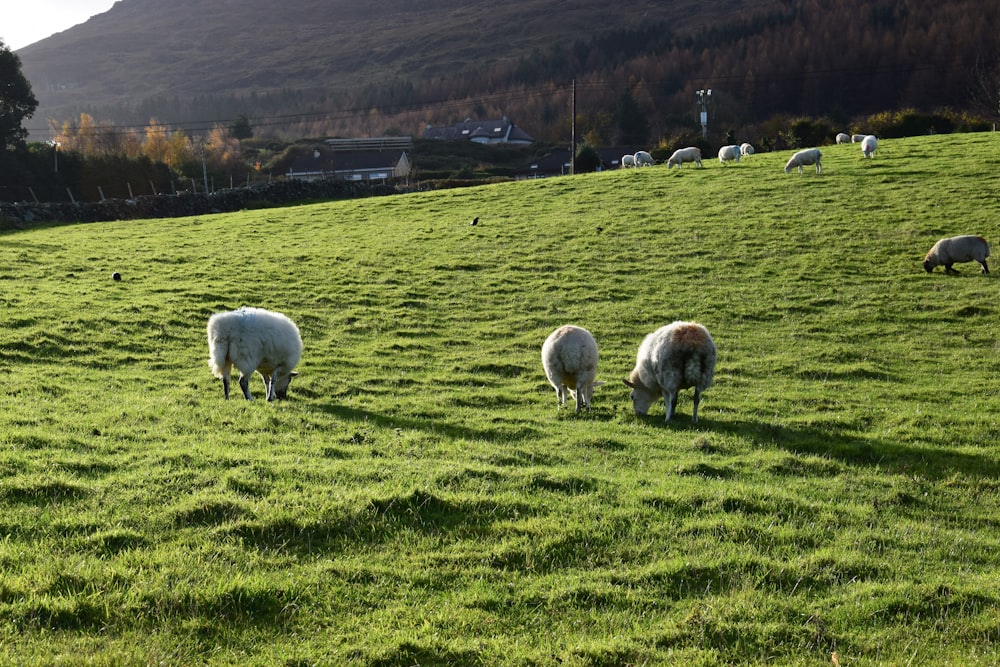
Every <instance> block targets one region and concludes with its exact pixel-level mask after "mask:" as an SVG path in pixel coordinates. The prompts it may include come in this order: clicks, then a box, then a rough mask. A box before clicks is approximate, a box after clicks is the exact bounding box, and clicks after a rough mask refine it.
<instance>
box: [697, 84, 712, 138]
mask: <svg viewBox="0 0 1000 667" xmlns="http://www.w3.org/2000/svg"><path fill="white" fill-rule="evenodd" d="M695 95H697V96H698V103H699V104H700V105H701V138H702V139H705V140H706V141H707V140H708V103H709V101H710V100H711V99H712V89H711V88H709V89H708V90H699V91H698V92H697V93H695Z"/></svg>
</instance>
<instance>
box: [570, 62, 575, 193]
mask: <svg viewBox="0 0 1000 667" xmlns="http://www.w3.org/2000/svg"><path fill="white" fill-rule="evenodd" d="M572 127H573V130H572V133H573V138H572V140H571V146H570V149H569V173H571V174H575V173H576V79H573V122H572Z"/></svg>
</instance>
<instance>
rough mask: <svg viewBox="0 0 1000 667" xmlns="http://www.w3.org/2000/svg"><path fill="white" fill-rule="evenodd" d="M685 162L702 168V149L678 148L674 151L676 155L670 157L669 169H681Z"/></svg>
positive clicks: (693, 147)
mask: <svg viewBox="0 0 1000 667" xmlns="http://www.w3.org/2000/svg"><path fill="white" fill-rule="evenodd" d="M685 162H694V163H695V164H696V165H698V166H699V167H700V166H701V149H700V148H698V147H697V146H688V147H687V148H678V149H677V150H675V151H674V154H673V155H671V156H670V159H668V160H667V169H670V168H671V167H680V166H681V165H682V164H684V163H685Z"/></svg>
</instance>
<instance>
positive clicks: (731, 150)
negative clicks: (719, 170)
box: [719, 145, 740, 164]
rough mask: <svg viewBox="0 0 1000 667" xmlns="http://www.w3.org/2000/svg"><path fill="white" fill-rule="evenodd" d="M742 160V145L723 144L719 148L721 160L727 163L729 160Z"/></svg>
mask: <svg viewBox="0 0 1000 667" xmlns="http://www.w3.org/2000/svg"><path fill="white" fill-rule="evenodd" d="M739 161H740V147H739V146H736V145H733V146H723V147H722V148H720V149H719V162H721V163H722V164H726V163H727V162H739Z"/></svg>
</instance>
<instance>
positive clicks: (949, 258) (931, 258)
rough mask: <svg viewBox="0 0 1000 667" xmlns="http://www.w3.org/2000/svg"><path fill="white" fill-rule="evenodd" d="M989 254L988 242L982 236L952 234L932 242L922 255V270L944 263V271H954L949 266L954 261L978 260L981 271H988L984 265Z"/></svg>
mask: <svg viewBox="0 0 1000 667" xmlns="http://www.w3.org/2000/svg"><path fill="white" fill-rule="evenodd" d="M989 256H990V244H989V243H987V242H986V239H984V238H983V237H982V236H974V235H971V234H968V235H964V236H953V237H951V238H950V239H941V240H940V241H938V242H937V243H935V244H934V247H933V248H931V249H930V252H928V253H927V256H926V257H924V270H925V271H927V273H930V272H931V271H933V270H934V267H935V266H941V265H944V272H945V273H955V274H957V273H958V271H956V270H955V269H953V268H951V265H952V264H954V263H955V262H972V261H975V262H979V263H980V264H981V265H982V267H983V273H989V272H990V267H988V266H987V265H986V258H987V257H989Z"/></svg>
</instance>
